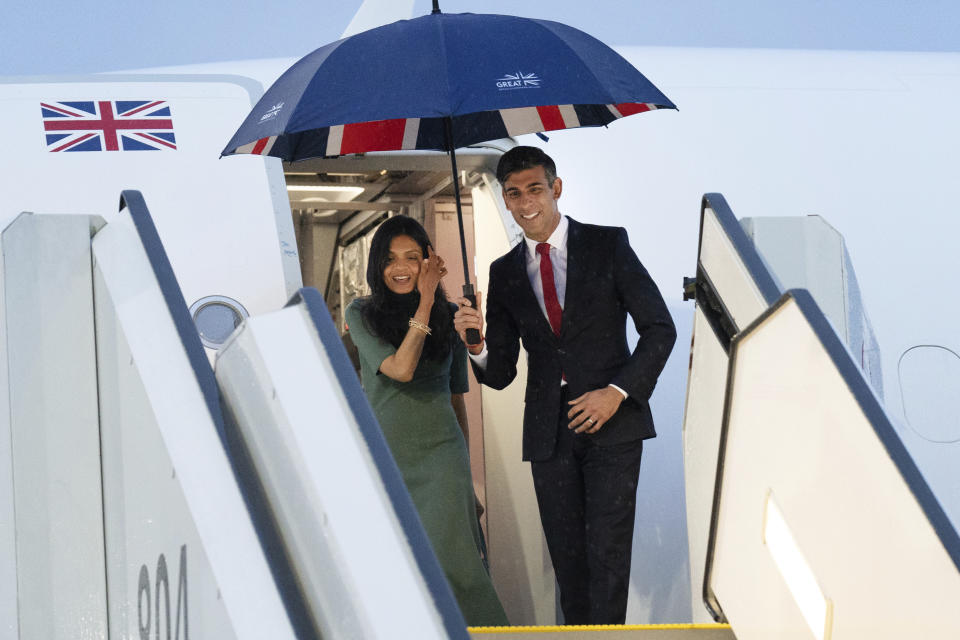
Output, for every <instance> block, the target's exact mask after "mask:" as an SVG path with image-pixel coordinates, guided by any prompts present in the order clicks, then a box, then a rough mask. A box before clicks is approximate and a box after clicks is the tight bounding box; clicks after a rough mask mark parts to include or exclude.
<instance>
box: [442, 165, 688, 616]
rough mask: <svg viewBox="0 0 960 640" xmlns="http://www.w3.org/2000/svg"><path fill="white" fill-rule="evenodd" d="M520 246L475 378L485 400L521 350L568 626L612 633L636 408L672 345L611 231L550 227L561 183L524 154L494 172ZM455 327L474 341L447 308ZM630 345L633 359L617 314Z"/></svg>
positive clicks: (501, 270) (657, 302)
mask: <svg viewBox="0 0 960 640" xmlns="http://www.w3.org/2000/svg"><path fill="white" fill-rule="evenodd" d="M497 179H498V180H499V181H500V184H501V186H502V188H503V199H504V202H505V203H506V205H507V209H509V210H510V213H511V214H513V218H514V220H516V222H517V224H518V225H520V227H521V228H522V229H523V232H524V235H525V238H524V241H523V242H521V243H520V244H518V245H517V246H516V247H514V248H513V249H512V250H511V251H509V252H508V253H507V254H506V255H504V256H503V257H501V258H499V259H497V260H496V261H494V262H493V264H492V265H490V284H489V287H490V289H489V295H488V297H487V331H486V335H485V336H484V338H485V339H484V342H483V343H481V344H480V345H474V346H470V345H468V349H469V351H470V354H471V355H470V357H471V360H472V361H473V362H472V364H473V367H474V372H475V373H476V375H477V379H478V380H479V381H480V382H481V383H483V384H486V385H488V386H490V387H493V388H495V389H502V388H504V387H506V386H507V385H508V384H510V382H511V381H512V380H513V378H514V376H515V375H516V372H517V370H516V364H517V357H518V355H519V353H520V344H521V342H522V344H523V347H524V349H526V351H527V358H528V360H527V363H528V364H527V388H526V394H525V396H524V402H525V405H526V406H525V409H524V415H523V459H524V460H529V461H530V462H531V468H532V471H533V482H534V489H535V491H536V495H537V504H538V507H539V510H540V520H541V523H542V525H543V530H544V534H545V536H546V539H547V547H548V549H549V550H550V558H551V560H552V562H553V567H554V570H555V572H556V575H557V582H558V584H559V586H560V604H561V607H562V609H563V614H564V621H565V622H566V623H567V624H622V623H623V622H624V619H625V616H626V609H627V588H628V583H629V577H630V552H631V549H632V540H633V521H634V507H635V503H636V490H637V479H638V475H639V471H640V457H641V453H642V451H643V440H644V439H646V438H652V437H654V436H655V435H656V433H655V432H654V428H653V420H652V418H651V415H650V407H649V405H648V404H647V401H648V399H649V398H650V394H651V393H652V392H653V388H654V386H655V385H656V382H657V377H658V376H659V375H660V371H661V370H662V369H663V366H664V364H665V363H666V361H667V357H668V356H669V355H670V350H671V349H672V348H673V343H674V341H675V339H676V330H675V329H674V326H673V321H672V320H671V318H670V314H669V312H668V311H667V307H666V305H665V304H664V302H663V298H662V297H661V295H660V292H659V290H658V289H657V286H656V285H655V284H654V282H653V280H652V279H651V278H650V276H649V275H648V274H647V271H646V270H645V269H644V268H643V265H641V264H640V261H639V260H638V259H637V256H636V254H635V253H634V252H633V249H631V248H630V245H629V243H628V240H627V232H626V230H625V229H623V228H617V227H602V226H596V225H589V224H581V223H579V222H577V221H575V220H573V219H572V218H568V217H565V216H562V215H561V214H560V211H559V209H558V207H557V200H558V199H559V198H560V194H561V192H562V189H563V183H562V181H561V180H560V178H558V177H557V175H556V166H555V165H554V162H553V160H551V159H550V157H549V156H547V155H546V154H545V153H543V151H541V150H540V149H537V148H535V147H516V148H514V149H511V150H510V151H509V152H507V153H506V154H504V155H503V157H502V158H501V160H500V163H499V165H498V167H497ZM458 302H459V304H460V310H459V311H458V312H457V314H456V316H455V325H456V328H457V331H458V332H459V333H460V336H461V338H462V339H464V340H465V337H464V336H465V332H466V330H467V329H468V328H475V329H479V330H480V331H481V333H483V318H482V316H481V314H480V312H479V311H478V310H476V309H474V308H472V307H471V306H470V303H469V302H468V301H467V300H466V299H460V300H459V301H458ZM627 314H629V315H630V317H631V318H632V319H633V323H634V326H635V327H636V329H637V332H638V333H639V335H640V339H639V341H638V342H637V345H636V346H635V347H634V348H633V350H632V352H631V350H630V349H629V348H628V345H627V337H626V316H627Z"/></svg>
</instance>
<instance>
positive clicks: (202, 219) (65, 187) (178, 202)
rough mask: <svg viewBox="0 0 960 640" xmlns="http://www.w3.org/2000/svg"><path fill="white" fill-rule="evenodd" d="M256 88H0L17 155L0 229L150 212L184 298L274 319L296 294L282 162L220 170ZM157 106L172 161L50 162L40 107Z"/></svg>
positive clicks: (0, 171)
mask: <svg viewBox="0 0 960 640" xmlns="http://www.w3.org/2000/svg"><path fill="white" fill-rule="evenodd" d="M261 91H262V88H261V87H260V86H259V84H258V83H256V82H255V81H252V80H249V79H247V78H242V77H240V76H213V75H208V76H190V75H157V74H154V75H135V76H133V75H126V76H122V75H114V76H76V77H63V78H56V77H52V78H44V79H39V80H34V81H29V82H28V81H6V82H0V112H2V113H3V116H4V117H3V118H2V120H0V132H2V134H3V136H4V138H5V139H7V140H8V141H9V142H10V144H11V145H13V147H15V148H16V149H17V153H16V154H15V155H13V154H7V155H6V156H4V157H3V158H2V159H0V175H2V180H3V196H4V197H3V201H2V203H0V225H5V224H6V223H7V222H9V221H10V220H12V219H13V218H14V217H15V216H16V215H17V214H19V213H20V212H21V211H25V210H27V211H42V212H52V213H59V212H70V213H72V212H79V213H94V214H99V215H103V216H104V217H106V218H107V219H108V220H109V219H110V217H111V216H112V215H113V214H114V212H115V211H116V209H117V201H118V197H119V194H120V191H121V190H123V189H139V190H140V191H142V192H143V194H144V196H145V198H146V199H147V202H149V203H150V207H151V212H152V214H153V217H154V220H155V223H156V226H157V230H158V232H159V233H160V237H161V239H162V240H163V242H164V245H165V247H166V249H167V253H168V255H169V258H170V261H171V263H172V264H173V269H174V272H175V273H176V274H177V278H178V280H179V281H180V284H181V288H182V289H183V294H184V298H185V299H186V301H187V304H188V305H190V304H191V303H192V302H194V301H195V300H198V299H199V298H202V297H204V296H208V295H226V296H230V297H232V298H235V299H237V300H239V301H240V302H241V303H242V304H243V305H244V307H246V308H247V309H248V310H249V311H250V312H251V313H260V312H263V311H267V310H271V309H277V308H279V307H281V306H282V305H283V303H284V302H286V300H287V298H288V297H289V295H290V294H292V293H293V292H294V291H296V289H298V288H299V287H300V275H299V264H298V261H297V255H296V242H295V241H294V234H293V228H292V221H291V219H290V209H289V203H288V199H287V195H286V188H285V185H284V181H283V174H282V168H281V164H280V161H279V160H276V159H270V160H267V161H264V160H263V159H262V158H255V157H246V158H230V159H229V160H219V159H218V158H219V154H220V151H221V150H222V148H223V144H224V143H225V142H224V141H226V140H228V139H229V138H230V135H231V134H232V133H233V129H234V128H235V125H236V123H237V122H240V121H241V120H242V119H243V117H244V116H245V115H246V113H247V112H248V111H249V109H250V107H251V105H252V101H253V100H255V99H256V98H257V97H259V94H260V92H261ZM145 99H151V100H166V101H167V103H168V105H169V108H170V118H171V120H172V122H173V131H174V134H175V136H176V146H177V148H176V149H164V150H161V151H101V152H51V151H48V150H47V149H46V144H45V137H44V124H43V120H42V118H41V107H40V104H41V102H45V103H49V102H63V101H70V100H145Z"/></svg>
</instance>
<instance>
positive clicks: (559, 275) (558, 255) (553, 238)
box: [467, 215, 629, 398]
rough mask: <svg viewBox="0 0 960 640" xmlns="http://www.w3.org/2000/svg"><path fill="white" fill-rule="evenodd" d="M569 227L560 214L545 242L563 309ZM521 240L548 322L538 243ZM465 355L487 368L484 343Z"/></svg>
mask: <svg viewBox="0 0 960 640" xmlns="http://www.w3.org/2000/svg"><path fill="white" fill-rule="evenodd" d="M569 227H570V223H569V221H568V220H567V216H563V215H561V216H560V222H559V223H558V224H557V228H556V229H554V230H553V233H551V234H550V237H549V238H547V244H549V245H550V262H551V264H552V265H553V284H554V288H556V290H557V301H558V302H560V308H561V309H563V306H564V305H563V303H564V300H565V298H566V294H567V229H569ZM523 240H524V242H526V243H527V252H526V259H527V277H528V278H529V279H530V286H531V287H532V288H533V295H535V296H536V297H537V303H538V304H539V305H540V311H542V312H543V317H545V318H547V322H549V321H550V316H549V315H548V314H547V305H546V303H545V302H544V301H543V282H541V280H540V254H538V253H537V245H538V244H540V243H539V242H537V241H536V240H534V239H532V238H528V237H527V236H523ZM467 355H469V356H470V359H471V360H473V361H474V362H475V363H476V364H477V366H478V367H480V368H481V369H486V368H487V357H488V355H489V354H488V352H487V345H486V344H484V345H483V351H481V352H480V353H479V354H477V355H473V354H472V353H470V352H469V351H467ZM565 384H567V381H566V380H561V381H560V385H561V386H563V385H565ZM609 386H611V387H613V388H614V389H616V390H617V391H619V392H620V393H622V394H623V397H624V398H627V397H629V396H628V394H627V392H626V391H624V390H623V389H621V388H620V387H618V386H617V385H615V384H611V385H609Z"/></svg>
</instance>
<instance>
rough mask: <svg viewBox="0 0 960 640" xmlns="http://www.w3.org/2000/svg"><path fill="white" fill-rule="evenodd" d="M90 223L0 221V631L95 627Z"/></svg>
mask: <svg viewBox="0 0 960 640" xmlns="http://www.w3.org/2000/svg"><path fill="white" fill-rule="evenodd" d="M100 224H102V221H100V220H98V219H93V218H91V217H90V216H66V215H59V216H35V215H30V214H24V215H21V216H19V217H18V218H17V219H16V220H15V221H14V222H13V223H12V224H11V225H10V226H9V227H7V228H6V229H5V230H4V231H3V236H2V247H3V255H2V261H3V274H2V279H3V285H2V287H3V298H2V300H0V309H2V318H0V323H2V324H3V327H4V334H5V336H4V337H5V340H4V341H3V344H2V345H0V348H2V353H3V354H4V355H5V358H4V360H5V361H4V362H3V363H2V367H3V368H4V369H5V370H6V374H7V380H6V382H7V385H5V387H4V390H3V393H4V394H7V393H8V394H9V395H8V396H7V397H8V403H9V405H8V406H9V413H5V414H4V423H6V424H5V426H8V427H9V432H6V433H4V434H3V435H4V436H6V441H5V442H4V445H3V447H2V449H0V451H2V453H3V454H4V456H3V457H4V464H2V465H0V468H3V470H4V477H3V481H2V482H0V491H2V492H3V494H4V496H6V499H10V498H11V497H12V498H13V503H12V504H9V503H6V500H2V501H0V505H3V506H4V509H3V513H2V520H0V523H2V524H0V530H2V532H0V541H2V543H3V546H2V547H0V554H2V555H0V558H2V562H3V569H4V571H3V572H2V574H3V577H2V578H0V585H2V586H0V597H2V601H0V607H2V608H3V609H2V610H3V614H4V615H3V622H2V623H0V624H2V625H3V628H0V632H2V635H3V636H4V637H14V638H16V637H22V638H51V639H54V638H84V639H88V638H89V639H94V638H106V635H107V594H106V582H105V578H104V571H103V568H104V551H103V520H102V503H101V485H100V439H99V422H98V412H97V388H96V381H97V376H96V367H95V361H94V351H95V344H94V319H93V284H92V281H91V277H90V235H91V233H93V232H94V230H95V228H96V227H97V226H99V225H100ZM7 420H9V422H7ZM3 431H6V429H4V430H3ZM7 447H9V449H8V448H7ZM7 464H9V465H10V466H9V467H7ZM11 507H13V508H11ZM14 540H15V549H16V562H15V564H14V563H11V557H10V551H11V550H12V549H11V543H12V542H14ZM11 590H12V593H11ZM7 634H9V636H8V635H7Z"/></svg>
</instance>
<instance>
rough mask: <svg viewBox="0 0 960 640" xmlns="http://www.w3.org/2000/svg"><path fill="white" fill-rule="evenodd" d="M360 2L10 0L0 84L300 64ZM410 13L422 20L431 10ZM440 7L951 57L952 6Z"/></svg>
mask: <svg viewBox="0 0 960 640" xmlns="http://www.w3.org/2000/svg"><path fill="white" fill-rule="evenodd" d="M360 4H361V2H360V0H313V1H311V2H307V1H305V0H269V1H266V2H256V3H238V2H233V1H230V2H228V1H226V0H169V1H166V2H157V1H155V0H140V1H139V2H136V3H133V4H131V3H129V2H120V1H118V0H98V1H97V2H81V3H77V2H69V3H68V2H66V1H65V0H50V1H47V2H42V3H41V2H29V1H24V0H10V2H9V3H7V5H6V6H5V7H4V11H3V19H2V23H0V75H38V74H44V75H48V74H76V73H93V72H98V71H116V70H123V69H140V68H144V67H151V66H164V65H177V64H190V63H198V62H216V61H223V60H242V59H250V58H273V57H291V56H295V57H299V56H302V55H305V54H307V53H309V52H310V51H312V50H314V49H316V48H317V47H319V46H321V45H323V44H326V43H327V42H330V41H332V40H336V39H338V38H339V37H340V34H341V33H342V32H343V29H344V27H345V26H346V25H347V24H348V23H349V21H350V19H351V18H352V17H353V14H354V13H355V12H356V9H357V8H358V7H359V6H360ZM414 7H415V8H414V16H419V15H423V14H426V13H429V11H430V8H431V3H430V0H416V2H415V5H414ZM440 7H441V9H442V10H443V11H445V12H449V13H454V12H467V11H472V12H475V13H505V14H513V15H525V16H530V17H539V18H548V19H551V20H557V21H559V22H563V23H566V24H569V25H571V26H574V27H577V28H579V29H582V30H584V31H586V32H587V33H590V34H591V35H593V36H595V37H597V38H599V39H601V40H603V41H604V42H606V43H608V44H611V45H652V46H707V47H773V48H792V49H795V48H800V49H858V50H899V51H960V1H958V0H760V1H757V0H753V1H746V0H723V1H721V0H712V1H711V0H631V1H627V0H623V1H615V0H601V1H599V2H597V1H593V2H584V1H583V0H577V1H573V0H553V1H552V2H550V3H542V2H521V1H519V0H514V1H512V2H508V1H506V0H483V1H480V0H441V2H440ZM548 10H549V13H547V11H548Z"/></svg>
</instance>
